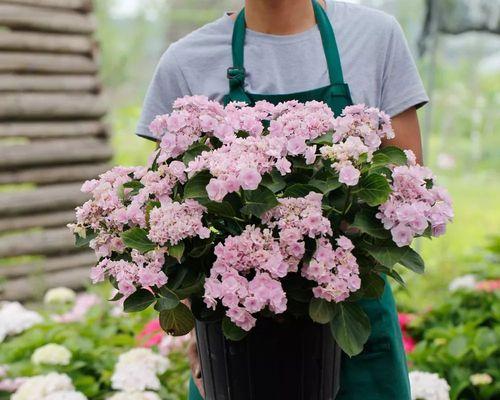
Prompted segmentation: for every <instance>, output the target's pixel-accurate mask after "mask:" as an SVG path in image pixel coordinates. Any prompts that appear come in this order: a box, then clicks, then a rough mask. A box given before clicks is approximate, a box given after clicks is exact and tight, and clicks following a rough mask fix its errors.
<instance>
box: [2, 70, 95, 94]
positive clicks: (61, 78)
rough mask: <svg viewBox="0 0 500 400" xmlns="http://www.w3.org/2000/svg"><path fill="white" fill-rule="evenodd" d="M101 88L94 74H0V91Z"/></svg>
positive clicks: (76, 90) (88, 90)
mask: <svg viewBox="0 0 500 400" xmlns="http://www.w3.org/2000/svg"><path fill="white" fill-rule="evenodd" d="M100 88H101V83H100V81H99V78H98V77H97V76H95V75H26V74H22V75H19V74H0V92H91V93H97V92H98V91H99V90H100Z"/></svg>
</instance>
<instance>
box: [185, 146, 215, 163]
mask: <svg viewBox="0 0 500 400" xmlns="http://www.w3.org/2000/svg"><path fill="white" fill-rule="evenodd" d="M209 150H210V147H208V146H207V145H205V144H203V143H195V144H193V145H192V146H191V147H190V148H189V149H188V150H187V151H186V152H185V153H184V155H183V156H182V162H183V163H184V164H186V165H188V164H189V162H190V161H193V160H194V159H195V158H196V157H197V156H198V155H200V154H201V153H203V152H204V151H209Z"/></svg>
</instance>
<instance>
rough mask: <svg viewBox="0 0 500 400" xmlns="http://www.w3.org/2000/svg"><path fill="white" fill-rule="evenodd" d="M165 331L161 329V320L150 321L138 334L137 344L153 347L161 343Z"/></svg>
mask: <svg viewBox="0 0 500 400" xmlns="http://www.w3.org/2000/svg"><path fill="white" fill-rule="evenodd" d="M164 335H165V332H164V331H163V330H162V329H161V326H160V320H159V319H154V320H152V321H150V322H148V323H147V324H146V325H145V326H144V328H143V329H142V331H141V332H140V333H139V334H138V335H137V337H136V340H137V344H138V346H140V347H153V346H157V345H159V344H160V343H161V341H162V339H163V336H164Z"/></svg>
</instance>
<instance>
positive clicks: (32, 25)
mask: <svg viewBox="0 0 500 400" xmlns="http://www.w3.org/2000/svg"><path fill="white" fill-rule="evenodd" d="M2 25H3V26H6V27H8V28H14V29H28V30H31V29H33V30H37V31H46V32H64V33H85V34H90V33H92V32H94V30H95V28H96V22H95V18H93V16H92V15H90V14H82V13H79V12H77V11H69V10H68V11H59V10H48V9H43V8H40V7H32V6H25V5H17V4H6V3H1V4H0V26H2Z"/></svg>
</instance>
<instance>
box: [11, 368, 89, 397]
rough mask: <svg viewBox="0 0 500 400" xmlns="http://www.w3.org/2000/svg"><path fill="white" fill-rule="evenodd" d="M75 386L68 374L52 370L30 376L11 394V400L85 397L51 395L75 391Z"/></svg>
mask: <svg viewBox="0 0 500 400" xmlns="http://www.w3.org/2000/svg"><path fill="white" fill-rule="evenodd" d="M74 391H75V388H74V386H73V384H72V383H71V379H70V377H69V376H68V375H66V374H58V373H56V372H51V373H49V374H47V375H38V376H33V377H31V378H28V379H27V380H26V381H25V382H24V383H23V384H22V385H21V386H20V387H19V389H18V390H17V391H16V393H14V394H13V395H12V396H11V398H10V399H11V400H62V399H64V400H81V399H85V397H81V396H80V397H78V398H77V397H61V398H57V397H56V398H54V397H49V395H55V394H57V393H64V394H68V393H74Z"/></svg>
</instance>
